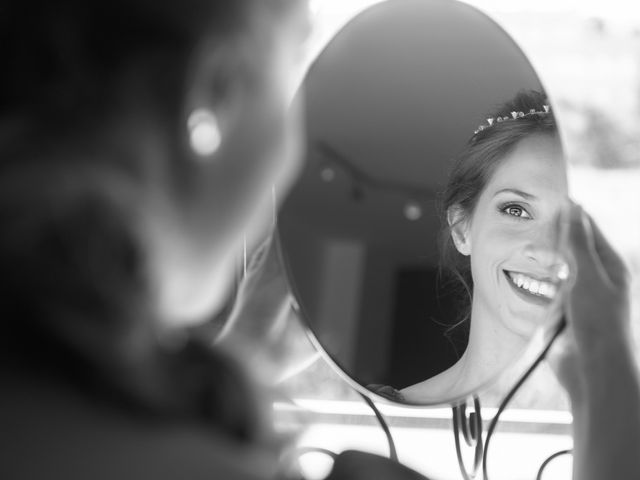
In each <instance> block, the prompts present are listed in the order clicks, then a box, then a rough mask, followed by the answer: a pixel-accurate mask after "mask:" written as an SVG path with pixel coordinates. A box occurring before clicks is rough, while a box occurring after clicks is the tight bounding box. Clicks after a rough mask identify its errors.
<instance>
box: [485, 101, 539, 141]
mask: <svg viewBox="0 0 640 480" xmlns="http://www.w3.org/2000/svg"><path fill="white" fill-rule="evenodd" d="M550 112H551V108H550V107H549V105H543V106H542V110H536V109H535V108H532V109H531V110H529V112H528V113H524V112H511V116H508V115H507V116H504V117H500V116H498V117H495V118H493V117H492V118H487V125H484V124H483V125H480V126H479V127H478V128H477V129H476V130H475V131H474V132H473V134H474V135H477V134H478V133H480V132H481V131H482V130H484V129H486V128H489V127H491V126H492V125H493V124H494V123H502V122H509V121H513V120H518V119H519V118H524V117H529V116H531V115H547V114H549V113H550Z"/></svg>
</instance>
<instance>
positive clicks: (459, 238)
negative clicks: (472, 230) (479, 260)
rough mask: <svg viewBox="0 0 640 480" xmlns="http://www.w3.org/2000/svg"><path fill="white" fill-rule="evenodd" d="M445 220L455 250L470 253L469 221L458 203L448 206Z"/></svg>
mask: <svg viewBox="0 0 640 480" xmlns="http://www.w3.org/2000/svg"><path fill="white" fill-rule="evenodd" d="M447 222H448V223H449V228H450V229H451V239H452V240H453V244H454V245H455V246H456V250H458V252H460V253H461V254H462V255H464V256H469V255H471V238H470V236H469V222H468V219H467V217H466V216H465V215H464V212H463V210H462V208H461V207H460V206H459V205H454V206H452V207H449V209H448V210H447Z"/></svg>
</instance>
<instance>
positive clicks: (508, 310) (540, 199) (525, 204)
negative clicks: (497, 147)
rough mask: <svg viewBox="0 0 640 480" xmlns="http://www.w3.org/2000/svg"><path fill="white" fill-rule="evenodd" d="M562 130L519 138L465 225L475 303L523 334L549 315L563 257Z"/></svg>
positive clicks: (564, 192)
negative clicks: (558, 218)
mask: <svg viewBox="0 0 640 480" xmlns="http://www.w3.org/2000/svg"><path fill="white" fill-rule="evenodd" d="M567 194H568V191H567V177H566V169H565V164H564V160H563V155H562V150H561V146H560V142H559V140H558V138H557V137H556V136H553V135H549V134H537V135H533V136H530V137H527V138H525V139H523V140H522V141H520V142H519V143H518V144H517V145H516V147H515V148H514V149H513V150H512V151H511V152H510V153H509V154H507V156H506V157H505V158H504V159H503V160H502V161H501V163H500V166H499V167H498V168H497V169H496V171H495V172H494V174H493V176H492V177H491V179H490V180H489V182H488V183H487V185H486V187H485V189H484V190H483V192H482V194H481V195H480V197H479V199H478V203H477V205H476V208H475V210H474V212H473V214H472V217H471V218H470V220H469V221H468V222H467V224H466V225H465V227H464V230H465V234H464V237H465V242H466V248H467V251H466V253H467V254H469V255H470V258H471V275H472V277H473V284H474V293H473V295H474V298H473V318H474V319H475V318H476V316H477V315H476V313H479V312H476V309H479V310H480V311H482V312H484V314H485V315H483V316H486V317H488V318H494V319H498V320H499V321H500V322H501V323H502V325H503V326H504V327H506V328H507V329H509V330H510V331H512V332H513V333H515V334H517V335H519V336H527V337H528V336H529V335H531V334H532V333H533V331H534V330H535V328H536V327H537V326H539V325H540V323H541V322H542V321H544V319H545V318H546V317H547V315H546V314H547V313H548V311H549V308H548V307H549V305H550V304H551V302H552V300H553V298H554V296H555V294H556V286H555V284H554V283H553V282H552V281H551V280H552V278H553V277H554V272H555V270H557V268H558V265H559V261H560V259H559V257H558V255H557V253H556V252H557V244H556V238H557V234H556V231H555V225H556V216H557V214H558V213H559V210H560V209H561V208H562V205H563V204H564V202H565V200H566V198H567Z"/></svg>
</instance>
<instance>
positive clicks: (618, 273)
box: [584, 213, 629, 286]
mask: <svg viewBox="0 0 640 480" xmlns="http://www.w3.org/2000/svg"><path fill="white" fill-rule="evenodd" d="M584 215H585V217H586V219H587V221H588V222H589V225H590V227H591V232H592V234H593V241H594V248H595V252H596V254H597V256H598V258H599V259H600V262H601V264H602V267H603V268H604V269H605V271H606V272H607V275H608V276H609V278H610V279H611V281H612V282H613V283H614V285H616V286H622V285H624V284H625V283H626V282H627V281H628V277H629V273H628V270H627V266H626V265H625V263H624V261H623V260H622V258H621V257H620V256H619V255H618V253H617V252H616V251H615V250H614V249H613V247H612V246H611V244H610V243H609V242H608V240H607V239H606V238H605V236H604V235H603V233H602V231H601V230H600V228H599V227H598V225H597V224H596V222H594V221H593V219H592V218H591V217H590V216H589V215H588V214H587V213H585V214H584Z"/></svg>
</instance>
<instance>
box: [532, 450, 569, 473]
mask: <svg viewBox="0 0 640 480" xmlns="http://www.w3.org/2000/svg"><path fill="white" fill-rule="evenodd" d="M569 453H573V450H572V449H569V450H560V451H559V452H556V453H554V454H553V455H550V456H549V457H548V458H547V459H546V460H545V461H544V462H542V465H540V468H539V469H538V475H536V480H541V479H542V473H543V472H544V469H545V468H546V467H547V465H549V463H550V462H551V460H553V459H554V458H557V457H559V456H561V455H567V454H569Z"/></svg>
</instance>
